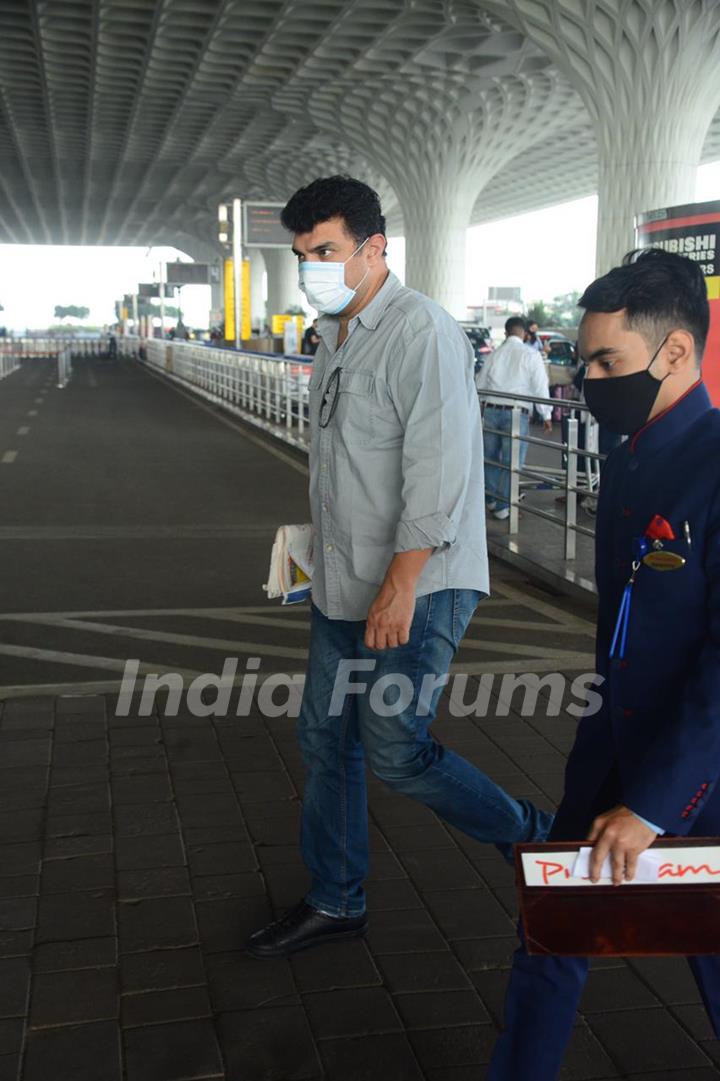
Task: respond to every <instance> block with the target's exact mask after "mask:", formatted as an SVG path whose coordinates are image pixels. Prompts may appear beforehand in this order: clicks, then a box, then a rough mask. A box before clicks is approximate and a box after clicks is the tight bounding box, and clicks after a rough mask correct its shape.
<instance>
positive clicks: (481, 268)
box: [0, 162, 720, 329]
mask: <svg viewBox="0 0 720 1081" xmlns="http://www.w3.org/2000/svg"><path fill="white" fill-rule="evenodd" d="M696 198H697V200H698V201H705V200H709V199H720V162H713V163H711V164H710V165H704V166H702V167H701V168H700V169H699V170H698V183H697V190H696ZM596 221H597V198H596V197H595V196H592V197H590V198H588V199H579V200H575V201H574V202H571V203H564V204H562V205H559V206H555V207H551V208H549V209H547V210H539V211H534V212H533V213H530V214H523V215H520V216H518V217H515V218H507V219H505V220H503V221H499V222H492V223H491V224H489V225H479V226H475V227H473V228H472V229H469V230H468V237H467V303H468V304H479V303H480V302H481V301H482V300H483V299H484V297H485V296H486V294H487V289H488V286H491V285H501V286H503V285H506V286H507V285H515V286H518V285H519V286H520V287H521V288H522V292H523V298H524V300H525V301H526V302H527V303H530V302H532V301H533V300H550V299H552V297H554V296H556V295H558V294H560V293H566V292H570V291H571V290H573V289H583V288H584V287H585V286H586V285H587V284H588V282H590V281H591V280H592V277H593V270H594V266H595V229H596ZM177 257H178V252H177V251H176V250H175V249H174V248H153V249H151V250H150V249H146V248H90V247H88V248H78V247H47V246H30V245H18V244H3V245H0V303H2V304H3V305H4V308H5V311H4V312H1V313H0V324H2V323H5V324H6V325H7V326H8V327H12V328H14V329H23V328H25V327H45V326H47V325H48V324H50V323H52V322H54V318H53V308H54V307H55V305H56V304H63V305H68V304H76V305H80V306H85V307H88V308H90V321H91V322H92V323H95V324H100V325H102V324H105V323H110V322H112V321H113V319H114V307H113V306H114V301H115V299H116V298H118V297H120V296H122V295H123V293H128V292H131V291H132V290H133V289H134V288H135V286H136V283H137V282H139V281H152V280H153V276H154V274H155V273H156V272H157V268H158V264H159V262H160V260H161V259H176V258H177ZM389 261H390V265H391V266H392V268H393V269H394V270H395V271H396V272H398V273H399V274H400V276H401V277H402V275H403V272H404V242H403V241H402V239H400V238H393V239H392V240H391V242H390V249H389ZM182 297H183V310H184V311H185V312H186V317H187V318H186V322H187V323H188V324H189V325H191V326H198V327H200V326H202V327H204V326H207V319H208V309H209V307H210V289H209V287H207V286H187V287H185V288H184V289H183V292H182Z"/></svg>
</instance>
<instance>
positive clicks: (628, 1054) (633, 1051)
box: [590, 1009, 707, 1073]
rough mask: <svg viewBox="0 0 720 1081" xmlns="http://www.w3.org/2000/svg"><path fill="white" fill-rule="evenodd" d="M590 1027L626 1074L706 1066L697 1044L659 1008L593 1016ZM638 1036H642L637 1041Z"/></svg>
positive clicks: (705, 1060)
mask: <svg viewBox="0 0 720 1081" xmlns="http://www.w3.org/2000/svg"><path fill="white" fill-rule="evenodd" d="M590 1027H591V1029H592V1031H593V1032H594V1034H595V1035H596V1036H597V1038H598V1039H599V1040H600V1043H601V1044H602V1045H603V1047H604V1048H605V1049H606V1050H607V1051H608V1053H609V1054H610V1056H611V1057H612V1058H613V1059H614V1061H615V1062H617V1063H618V1065H619V1066H620V1067H621V1069H623V1070H625V1071H626V1072H627V1073H632V1072H633V1071H636V1072H637V1071H639V1070H647V1071H650V1070H658V1069H666V1070H667V1069H671V1068H675V1069H678V1070H679V1069H684V1068H686V1067H689V1066H704V1065H706V1064H707V1059H706V1057H705V1055H704V1054H703V1052H702V1051H701V1050H700V1048H699V1047H698V1046H697V1044H696V1043H694V1042H693V1041H692V1040H691V1039H690V1037H689V1036H688V1035H687V1033H685V1032H684V1031H683V1029H682V1028H681V1027H680V1025H678V1023H677V1021H675V1020H674V1018H672V1017H670V1016H669V1015H668V1013H667V1011H665V1010H662V1009H646V1010H623V1011H620V1012H614V1013H605V1014H593V1016H592V1018H591V1020H590ZM638 1033H642V1039H641V1040H639V1039H638V1038H637V1036H638Z"/></svg>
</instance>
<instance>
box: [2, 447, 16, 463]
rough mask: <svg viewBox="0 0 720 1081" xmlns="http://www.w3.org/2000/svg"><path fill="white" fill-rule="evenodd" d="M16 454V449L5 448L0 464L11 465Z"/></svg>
mask: <svg viewBox="0 0 720 1081" xmlns="http://www.w3.org/2000/svg"><path fill="white" fill-rule="evenodd" d="M17 456H18V452H17V451H16V450H6V451H5V453H4V454H3V456H2V458H0V462H1V463H2V465H12V463H13V462H14V461H15V459H16V458H17Z"/></svg>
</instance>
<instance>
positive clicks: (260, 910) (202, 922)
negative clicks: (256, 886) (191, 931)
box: [195, 897, 272, 953]
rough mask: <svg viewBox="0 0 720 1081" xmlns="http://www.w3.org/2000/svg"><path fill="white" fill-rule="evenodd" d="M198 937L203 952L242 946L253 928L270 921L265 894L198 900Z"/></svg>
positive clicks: (263, 925)
mask: <svg viewBox="0 0 720 1081" xmlns="http://www.w3.org/2000/svg"><path fill="white" fill-rule="evenodd" d="M195 911H196V913H197V920H198V926H199V928H200V940H201V942H202V946H203V950H205V952H206V953H227V952H229V951H231V950H241V949H243V947H244V945H245V942H246V940H247V938H248V936H249V935H251V934H252V932H253V931H257V930H258V929H259V928H260V927H265V926H266V924H268V923H270V921H271V918H272V917H271V912H270V906H269V905H268V902H267V900H266V899H265V898H264V897H248V898H245V897H232V898H229V899H228V900H224V901H198V902H197V904H196V905H195Z"/></svg>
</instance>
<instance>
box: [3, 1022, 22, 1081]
mask: <svg viewBox="0 0 720 1081" xmlns="http://www.w3.org/2000/svg"><path fill="white" fill-rule="evenodd" d="M23 1033H24V1021H23V1019H22V1018H12V1019H9V1020H5V1021H0V1055H10V1054H14V1053H15V1052H16V1051H19V1050H20V1047H21V1046H22V1042H23ZM0 1076H2V1075H1V1074H0Z"/></svg>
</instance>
